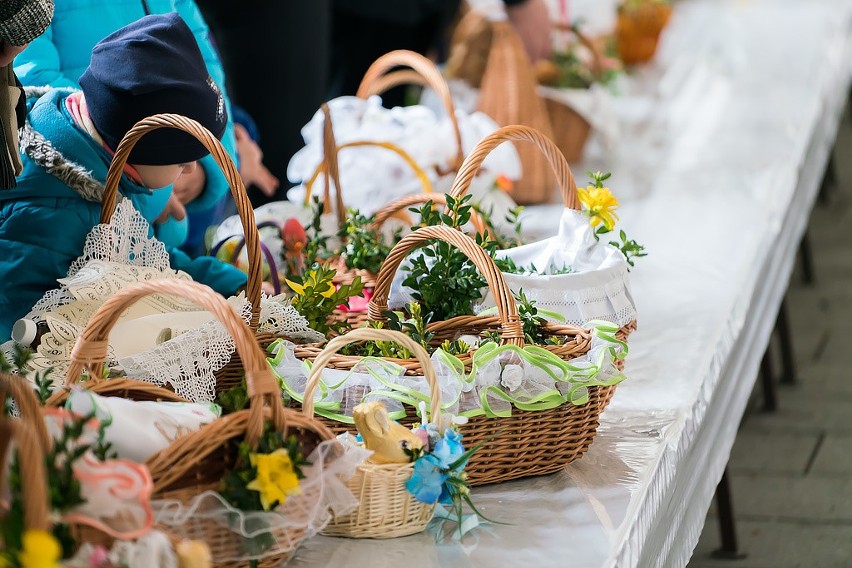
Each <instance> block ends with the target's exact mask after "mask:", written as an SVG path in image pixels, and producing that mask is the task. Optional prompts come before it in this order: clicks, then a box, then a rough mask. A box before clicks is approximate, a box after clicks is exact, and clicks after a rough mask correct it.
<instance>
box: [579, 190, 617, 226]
mask: <svg viewBox="0 0 852 568" xmlns="http://www.w3.org/2000/svg"><path fill="white" fill-rule="evenodd" d="M577 196H578V197H579V198H580V203H582V204H583V205H584V206H585V207H586V210H587V212H588V214H589V217H590V218H591V220H590V222H591V224H592V227H597V226H598V225H600V224H601V223H603V225H604V227H606V228H607V230H612V228H613V227H614V226H615V223H616V222H617V221H618V215H616V214H615V209H616V208H617V207H618V200H617V199H616V198H615V196H614V195H613V194H612V193H611V192H610V190H609V188H608V187H595V186H593V185H590V186H589V187H587V188H586V189H582V188H580V189H577Z"/></svg>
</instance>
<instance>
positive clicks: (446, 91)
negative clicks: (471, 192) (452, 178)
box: [356, 50, 464, 175]
mask: <svg viewBox="0 0 852 568" xmlns="http://www.w3.org/2000/svg"><path fill="white" fill-rule="evenodd" d="M399 67H404V68H405V69H401V70H400V69H398V68H399ZM404 84H414V85H420V86H424V87H429V88H430V89H432V90H433V91H435V94H436V95H438V97H439V98H440V99H441V102H442V103H443V105H444V110H446V112H447V118H449V120H450V123H451V124H452V126H453V136H454V137H455V141H456V156H455V158H454V159H453V161H452V163H450V164H449V168H448V169H447V170H445V171H439V172H438V174H439V175H444V174H449V173H455V172H456V171H457V170H458V169H459V167H460V166H461V164H462V161H464V147H463V146H462V137H461V128H460V126H459V122H458V119H457V117H456V110H455V105H454V104H453V97H452V95H451V94H450V87H449V85H447V82H446V81H445V80H444V77H443V75H441V72H440V70H438V68H437V67H436V66H435V64H434V63H433V62H432V61H430V60H429V59H428V58H426V57H424V56H422V55H420V54H419V53H415V52H413V51H407V50H397V51H391V52H390V53H386V54H385V55H382V56H381V57H379V58H378V59H376V60H375V61H374V62H373V64H372V65H370V67H369V69H367V72H366V73H364V78H363V79H361V84H360V85H359V86H358V91H357V92H356V96H358V97H360V98H362V99H366V98H367V97H369V96H371V95H380V94H382V93H384V92H385V91H387V90H388V89H390V88H392V87H396V86H398V85H404Z"/></svg>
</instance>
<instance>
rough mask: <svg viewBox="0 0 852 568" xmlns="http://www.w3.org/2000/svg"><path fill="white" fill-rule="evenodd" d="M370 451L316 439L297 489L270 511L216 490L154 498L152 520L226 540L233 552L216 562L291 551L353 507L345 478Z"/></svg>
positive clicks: (190, 535) (188, 534) (197, 536)
mask: <svg viewBox="0 0 852 568" xmlns="http://www.w3.org/2000/svg"><path fill="white" fill-rule="evenodd" d="M369 453H370V452H367V451H366V450H364V451H362V452H358V451H351V450H347V451H344V449H343V447H342V445H341V444H340V443H339V442H338V441H337V440H328V441H325V442H323V443H321V444H320V445H319V446H318V447H317V448H316V449H315V450H314V451H313V452H312V453H311V455H310V456H309V457H308V461H309V462H310V463H311V464H312V465H311V466H307V467H303V468H302V471H303V473H304V474H305V478H304V479H302V480H300V481H299V489H300V490H301V492H300V493H299V494H298V495H293V496H290V497H288V498H287V500H286V501H285V502H284V504H283V505H280V506H279V507H277V508H276V509H275V510H274V511H268V512H267V511H241V510H239V509H235V508H234V507H232V506H231V505H230V504H229V503H228V502H227V501H225V499H224V498H223V497H222V496H221V495H219V494H218V493H216V492H215V491H206V492H204V493H201V494H200V495H197V496H196V497H194V498H193V499H192V500H191V501H189V502H188V503H180V502H179V501H176V500H161V501H154V502H153V507H154V511H155V518H156V522H157V523H158V524H159V525H162V526H165V527H168V528H169V531H170V532H172V533H174V534H176V535H178V536H180V537H182V538H185V539H194V540H202V541H204V540H207V539H208V538H210V535H211V534H212V533H213V532H215V533H217V536H218V537H220V538H226V539H228V541H229V544H232V546H228V547H221V548H219V550H221V551H224V550H225V549H226V548H229V549H231V550H232V551H233V553H231V554H227V553H220V554H219V555H218V556H217V558H216V561H217V562H246V561H248V560H260V559H262V558H266V557H269V556H273V555H278V554H284V553H290V552H292V551H294V550H295V549H296V548H297V547H298V546H299V544H301V542H302V541H303V540H305V539H307V538H309V537H311V536H313V535H315V534H316V533H318V532H319V531H320V530H322V529H323V528H324V527H325V525H326V524H328V522H329V521H330V520H331V518H332V515H335V516H340V515H345V514H347V513H349V512H351V511H353V510H354V509H355V508H356V507H357V506H358V501H357V499H356V498H355V497H354V496H353V495H352V492H351V491H349V489H348V488H347V487H346V481H347V480H348V479H349V478H350V477H352V475H353V474H354V473H355V468H356V467H357V466H358V464H360V463H362V462H363V461H364V459H366V456H368V455H369ZM212 527H216V528H215V529H214V528H212Z"/></svg>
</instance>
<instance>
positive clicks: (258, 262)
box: [101, 114, 277, 393]
mask: <svg viewBox="0 0 852 568" xmlns="http://www.w3.org/2000/svg"><path fill="white" fill-rule="evenodd" d="M159 128H176V129H178V130H182V131H184V132H186V133H187V134H190V135H192V136H194V137H195V138H196V139H197V140H198V141H199V142H200V143H201V144H202V145H203V146H204V147H205V148H207V150H208V151H209V152H210V154H211V155H212V156H213V158H214V159H215V160H216V163H217V164H218V165H219V168H221V170H222V174H223V175H224V176H225V179H227V180H228V183H229V184H230V186H231V195H232V196H233V198H234V203H235V204H236V207H237V212H238V213H239V216H240V221H241V222H242V227H243V233H244V234H245V237H246V243H245V247H246V253H247V255H248V283H247V284H246V288H245V293H246V298H248V301H249V302H250V303H251V321H250V327H251V329H252V330H254V331H255V337H256V340H257V342H258V343H259V344H260V345H261V347H264V348H265V347H267V346H268V345H270V344H271V343H272V342H273V341H275V339H277V337H276V336H275V335H274V334H271V333H258V332H257V326H258V322H259V320H260V292H261V283H262V281H263V255H262V253H261V248H260V235H259V234H258V231H257V226H256V225H255V222H254V210H253V209H252V207H251V203H250V202H249V199H248V196H247V195H246V190H245V185H244V184H243V180H242V178H240V174H239V173H238V172H237V168H236V166H235V165H234V162H233V160H231V157H230V156H229V155H228V153H227V151H225V149H224V148H223V147H222V144H221V142H219V140H218V139H217V138H216V137H215V136H213V134H211V133H210V131H209V130H207V129H206V128H204V127H203V126H201V124H199V123H198V122H196V121H194V120H192V119H190V118H187V117H185V116H180V115H177V114H158V115H154V116H151V117H148V118H145V119H143V120H140V121H139V122H137V123H136V125H134V126H133V128H131V129H130V130H129V131H128V132H127V134H125V135H124V138H123V139H122V140H121V142H120V143H119V144H118V148H117V149H116V151H115V156H113V160H112V163H111V164H110V167H109V173H108V174H107V180H106V185H105V187H104V197H103V208H102V210H101V223H108V222H109V220H110V218H111V217H112V214H113V211H114V210H115V205H116V201H117V197H118V185H119V182H120V181H121V176H122V173H123V171H124V166H125V165H126V164H127V159H128V157H129V156H130V152H131V151H132V150H133V147H134V146H135V145H136V143H137V142H138V141H139V139H140V138H142V136H144V135H145V134H147V133H148V132H152V131H154V130H157V129H159ZM242 377H243V367H242V363H241V362H240V359H239V355H238V354H234V356H233V357H232V358H231V360H230V361H229V362H228V364H226V365H225V366H224V367H223V368H222V369H220V370H219V371H217V372H216V392H217V393H219V392H222V391H226V390H228V389H230V388H232V387H234V386H237V385H239V384H240V382H241V381H242Z"/></svg>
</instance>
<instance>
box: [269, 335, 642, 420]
mask: <svg viewBox="0 0 852 568" xmlns="http://www.w3.org/2000/svg"><path fill="white" fill-rule="evenodd" d="M584 327H587V328H589V329H591V331H592V342H591V346H590V349H589V351H588V352H587V353H586V354H585V355H583V356H581V357H577V358H575V359H572V360H570V361H564V360H562V359H561V358H560V357H558V356H557V355H555V354H553V353H551V352H549V351H547V350H545V349H544V348H542V347H539V346H536V345H528V346H525V347H518V346H515V345H498V344H497V343H494V342H490V341H489V342H485V343H483V344H482V345H480V346H479V347H478V348H477V349H476V350H475V351H474V354H473V360H472V364H471V367H470V369H469V370H467V369H465V366H464V364H463V363H462V361H461V360H460V359H458V358H457V357H455V356H453V355H450V354H448V353H446V352H444V351H443V350H441V349H438V350H436V351H435V352H434V353H433V354H432V358H431V359H432V365H433V367H434V369H435V374H436V376H437V379H438V384H439V386H440V389H441V400H442V408H443V409H444V411H445V412H446V413H448V414H449V415H460V416H467V417H473V416H479V415H485V416H488V417H506V416H510V415H511V414H512V409H513V408H518V409H521V410H547V409H550V408H555V407H557V406H560V405H562V404H576V405H582V404H586V402H588V400H589V392H588V388H589V387H592V386H609V385H614V384H617V383H619V382H621V381H623V380H624V379H625V376H624V374H623V373H622V372H621V371H619V370H618V368H617V367H616V364H615V363H616V361H617V360H618V359H621V358H623V357H624V356H626V354H627V345H626V344H625V343H624V342H622V341H620V340H619V339H617V338H616V337H615V333H616V332H617V331H618V329H619V328H618V326H617V325H615V324H612V323H610V322H605V321H592V322H588V323H587V324H586V325H585V326H584ZM463 340H464V341H465V342H466V343H468V344H473V345H475V344H476V343H477V338H475V337H469V336H466V337H464V338H463ZM272 352H273V354H274V356H273V357H271V358H269V362H270V364H271V365H272V368H273V370H274V371H275V373H276V374H277V375H278V377H279V379H281V383H282V385H283V388H284V390H285V391H286V393H287V394H288V395H289V396H290V397H291V398H293V399H294V400H297V401H299V402H301V401H302V400H303V398H304V392H305V384H306V382H307V375H308V373H309V368H308V366H307V364H306V363H304V362H303V361H300V360H299V359H297V358H296V357H295V354H294V352H293V345H292V344H288V343H286V342H280V343H278V344H276V345H274V347H273V349H272ZM365 400H379V401H382V402H384V403H385V405H386V407H387V408H388V411H389V415H390V416H391V418H393V419H395V420H398V419H400V418H402V417H403V416H404V415H405V410H404V407H403V404H405V405H408V406H411V407H415V408H416V407H418V405H419V404H420V403H421V402H428V401H429V400H430V397H429V387H428V384H427V383H426V379H425V378H424V377H422V376H410V375H405V373H404V369H403V368H402V367H401V366H399V365H397V364H395V363H393V362H391V361H387V360H383V359H377V358H374V357H364V358H362V359H361V361H360V362H359V363H358V364H357V365H356V366H355V367H354V368H353V369H352V370H351V371H342V370H334V369H324V370H323V372H322V379H321V381H320V383H319V386H318V388H317V389H316V390H315V391H314V403H315V405H314V406H315V408H314V411H315V412H316V413H317V414H319V415H322V416H325V417H327V418H331V419H333V420H337V421H340V422H347V423H350V424H351V423H353V420H352V409H353V408H354V406H355V405H357V404H360V403H361V402H363V401H365Z"/></svg>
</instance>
